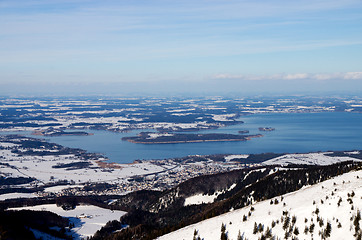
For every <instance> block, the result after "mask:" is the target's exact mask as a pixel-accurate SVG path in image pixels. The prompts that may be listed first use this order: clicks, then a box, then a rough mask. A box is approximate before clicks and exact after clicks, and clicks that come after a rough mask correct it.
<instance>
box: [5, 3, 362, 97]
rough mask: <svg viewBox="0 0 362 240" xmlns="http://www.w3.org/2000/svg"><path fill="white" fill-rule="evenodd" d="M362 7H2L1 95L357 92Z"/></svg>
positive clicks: (361, 76) (360, 87) (361, 88)
mask: <svg viewBox="0 0 362 240" xmlns="http://www.w3.org/2000/svg"><path fill="white" fill-rule="evenodd" d="M361 10H362V2H361V1H358V0H346V1H336V0H332V1H326V0H317V1H316V0H314V1H312V0H307V1H301V0H299V1H278V0H272V1H258V2H255V1H249V0H246V1H236V0H232V1H228V2H225V1H221V0H213V1H190V0H186V1H167V0H154V1H130V0H125V1H115V0H109V1H101V2H98V1H88V0H76V1H69V0H54V1H45V0H29V1H24V0H19V1H10V0H4V1H1V2H0V30H1V31H0V94H1V95H6V94H29V95H37V94H40V95H41V94H49V95H51V94H70V95H77V94H143V93H145V94H147V93H149V94H167V93H168V94H181V93H189V94H208V93H210V94H225V93H242V94H252V93H255V94H258V93H264V94H269V93H275V94H295V93H310V94H313V93H324V94H328V93H352V94H354V93H356V94H358V93H360V92H362V14H361V12H362V11H361Z"/></svg>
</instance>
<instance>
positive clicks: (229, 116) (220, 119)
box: [212, 113, 236, 121]
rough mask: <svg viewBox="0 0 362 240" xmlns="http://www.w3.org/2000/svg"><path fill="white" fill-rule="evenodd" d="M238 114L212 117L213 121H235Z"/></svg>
mask: <svg viewBox="0 0 362 240" xmlns="http://www.w3.org/2000/svg"><path fill="white" fill-rule="evenodd" d="M235 116H236V114H233V113H232V114H219V115H216V114H214V115H213V116H212V119H213V120H215V121H233V119H232V118H233V117H235Z"/></svg>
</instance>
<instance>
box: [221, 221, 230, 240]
mask: <svg viewBox="0 0 362 240" xmlns="http://www.w3.org/2000/svg"><path fill="white" fill-rule="evenodd" d="M220 239H221V240H228V235H227V233H226V226H225V224H221V237H220Z"/></svg>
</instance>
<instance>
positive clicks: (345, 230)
mask: <svg viewBox="0 0 362 240" xmlns="http://www.w3.org/2000/svg"><path fill="white" fill-rule="evenodd" d="M276 200H277V202H278V204H275V203H276ZM252 208H253V209H254V210H253V211H251V209H252ZM360 210H362V170H358V171H352V172H349V173H345V174H343V175H340V176H337V177H334V178H332V179H329V180H326V181H324V182H321V183H318V184H315V185H312V186H307V187H303V188H302V189H300V190H298V191H295V192H291V193H288V194H285V195H282V196H281V197H276V198H272V200H270V199H269V200H265V201H261V202H258V203H255V204H253V205H252V206H247V207H244V208H241V209H238V210H234V211H232V210H231V212H229V213H226V214H223V215H220V216H217V217H214V218H211V219H207V220H204V221H202V222H199V223H197V224H194V225H190V226H187V227H185V228H182V229H180V230H178V231H175V232H172V233H169V234H167V235H164V236H162V237H159V238H158V239H159V240H163V239H165V240H166V239H167V240H169V239H185V240H186V239H193V237H194V233H195V230H196V231H197V234H196V236H200V237H201V239H205V240H206V239H207V240H209V239H211V240H212V239H220V237H221V227H222V224H225V233H226V235H227V236H228V238H229V239H237V237H238V234H239V231H240V236H243V237H245V238H247V239H263V237H265V236H266V235H267V229H268V228H269V229H270V233H271V235H272V236H275V237H278V238H281V239H283V238H285V236H286V235H287V236H288V239H292V237H296V238H299V239H312V238H314V239H323V237H327V235H328V234H329V233H328V232H329V229H330V238H329V239H357V237H361V228H360V226H361V225H362V221H360V220H359V219H360V217H356V216H358V213H359V211H360ZM250 213H251V216H249V214H250ZM359 215H360V213H359ZM244 216H246V220H245V217H244ZM243 217H244V220H245V221H243ZM273 222H274V223H273ZM255 224H256V225H257V229H258V226H260V227H259V229H258V230H260V232H259V231H258V232H257V233H256V234H254V233H253V231H254V225H255ZM259 224H260V225H259ZM312 225H314V227H311V226H312ZM273 226H274V227H273ZM327 226H328V227H327ZM261 228H263V230H261ZM311 228H314V229H313V230H311ZM356 228H357V236H354V234H356ZM295 229H298V230H295ZM306 229H307V230H306ZM305 230H306V232H305ZM297 233H298V234H297ZM264 239H265V238H264Z"/></svg>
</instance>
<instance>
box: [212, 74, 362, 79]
mask: <svg viewBox="0 0 362 240" xmlns="http://www.w3.org/2000/svg"><path fill="white" fill-rule="evenodd" d="M211 78H212V79H216V80H218V79H239V80H249V81H251V80H303V79H308V80H320V81H324V80H359V79H360V80H362V72H344V73H317V74H312V73H293V74H285V73H284V74H273V75H233V74H226V73H224V74H217V75H214V76H212V77H211Z"/></svg>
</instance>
